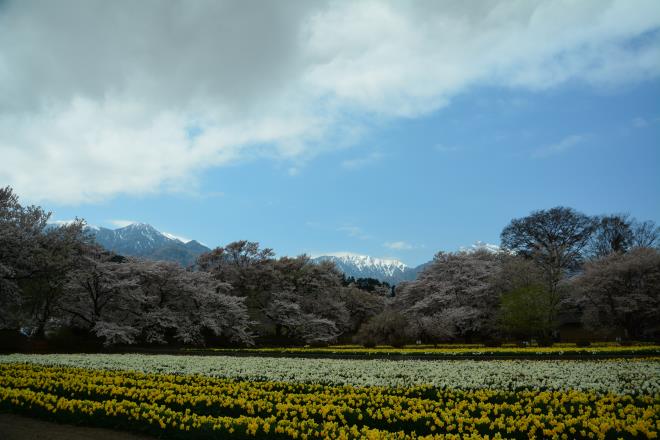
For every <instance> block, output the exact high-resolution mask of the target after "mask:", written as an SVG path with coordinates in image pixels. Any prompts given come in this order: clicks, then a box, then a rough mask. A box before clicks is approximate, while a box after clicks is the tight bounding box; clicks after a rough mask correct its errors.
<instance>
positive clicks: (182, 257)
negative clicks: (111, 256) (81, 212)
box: [87, 223, 210, 266]
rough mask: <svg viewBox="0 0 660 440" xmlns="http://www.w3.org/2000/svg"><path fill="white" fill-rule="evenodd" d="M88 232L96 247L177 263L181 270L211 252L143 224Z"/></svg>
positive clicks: (201, 245) (89, 227)
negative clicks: (96, 244) (200, 256)
mask: <svg viewBox="0 0 660 440" xmlns="http://www.w3.org/2000/svg"><path fill="white" fill-rule="evenodd" d="M87 231H89V233H90V234H92V235H93V236H94V238H95V239H96V242H97V243H98V244H100V245H101V246H103V247H104V248H106V249H108V250H110V251H113V252H116V253H118V254H120V255H127V256H132V257H142V258H147V259H149V260H166V261H176V262H179V263H181V264H182V265H184V266H188V265H190V264H193V263H194V262H195V260H196V259H197V257H198V256H199V255H201V254H203V253H204V252H208V251H209V250H210V249H209V248H207V247H206V246H204V245H203V244H201V243H199V242H198V241H195V240H191V241H187V242H184V241H183V240H181V239H179V238H177V237H175V236H173V235H171V234H166V233H163V232H160V231H158V230H157V229H156V228H154V227H153V226H151V225H148V224H146V223H133V224H130V225H128V226H125V227H123V228H118V229H108V228H103V227H96V226H88V227H87Z"/></svg>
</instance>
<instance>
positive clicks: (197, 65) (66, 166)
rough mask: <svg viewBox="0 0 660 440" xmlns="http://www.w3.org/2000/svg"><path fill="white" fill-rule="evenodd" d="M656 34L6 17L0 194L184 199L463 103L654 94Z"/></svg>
mask: <svg viewBox="0 0 660 440" xmlns="http://www.w3.org/2000/svg"><path fill="white" fill-rule="evenodd" d="M659 28H660V8H659V7H658V4H657V1H656V0H638V1H635V2H634V4H633V5H632V6H631V2H630V1H629V0H609V1H603V0H591V1H589V0H584V1H581V2H572V3H567V2H563V1H547V2H546V1H526V2H509V1H501V2H496V1H492V2H454V3H447V2H379V1H363V2H329V3H325V2H304V1H302V2H298V1H289V2H268V3H265V4H260V6H259V7H258V8H255V7H254V5H253V4H250V3H249V2H247V3H246V2H240V1H236V2H216V1H211V0H208V1H203V0H200V1H196V2H192V3H189V2H169V3H165V4H163V3H162V2H158V1H156V0H145V1H141V2H138V3H136V2H129V1H128V0H125V1H113V2H100V1H98V2H97V1H77V0H66V1H60V2H23V1H11V0H10V1H7V2H3V3H2V4H1V5H0V154H1V156H2V162H1V163H0V181H2V182H5V183H7V184H10V185H12V186H14V187H15V189H16V191H17V192H18V193H19V194H21V196H22V197H25V198H27V199H29V200H54V201H58V202H62V203H72V204H75V203H81V202H89V201H97V200H103V199H106V198H109V197H112V196H115V195H117V194H122V193H123V194H147V193H153V192H158V191H163V190H167V191H190V189H191V188H193V189H194V188H195V185H196V183H197V181H196V176H198V175H200V171H201V170H203V169H206V168H210V167H218V166H223V165H227V164H231V163H236V162H240V161H244V160H251V159H254V158H258V157H266V158H271V159H274V160H277V161H285V162H291V163H292V165H291V166H288V165H287V166H285V167H283V168H282V169H283V170H288V171H289V172H291V173H293V174H295V173H296V172H297V170H298V169H299V168H300V166H303V165H304V163H305V161H306V160H307V159H308V158H310V157H312V156H314V155H317V154H321V153H322V152H324V151H327V150H329V149H334V148H343V147H345V146H347V145H350V144H351V143H352V142H354V141H355V139H356V138H359V136H360V135H361V133H362V132H363V131H364V130H365V127H367V126H368V125H369V124H368V123H366V124H364V123H363V122H361V121H366V122H368V121H369V118H370V117H388V118H391V117H415V116H418V115H422V114H425V113H428V112H430V111H433V110H436V109H438V108H440V107H442V106H445V105H447V104H448V103H449V102H450V100H451V99H452V98H453V97H454V96H456V95H457V94H459V93H461V92H463V91H464V90H466V89H468V88H469V87H472V86H477V85H487V86H503V87H517V88H524V89H531V90H539V89H547V88H550V87H554V86H557V85H560V84H562V83H564V82H566V81H569V80H577V81H582V82H584V83H586V84H588V85H595V86H597V87H616V86H618V85H620V84H625V83H630V82H634V81H639V80H644V79H648V78H656V77H657V76H658V75H659V74H660V32H658V29H659ZM355 116H359V117H355ZM356 160H358V162H353V163H354V164H359V163H360V162H359V158H358V159H356ZM347 166H348V167H349V168H350V167H351V162H350V161H348V163H347Z"/></svg>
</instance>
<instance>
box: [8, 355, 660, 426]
mask: <svg viewBox="0 0 660 440" xmlns="http://www.w3.org/2000/svg"><path fill="white" fill-rule="evenodd" d="M0 407H2V408H5V409H9V410H13V411H18V412H23V413H29V414H33V415H41V416H46V417H49V418H53V419H58V420H62V421H69V422H75V423H86V424H96V425H101V426H104V425H105V426H113V427H116V426H119V427H123V428H125V429H132V430H138V431H143V432H148V433H152V434H156V435H161V436H164V437H170V438H186V439H188V438H214V437H215V436H217V435H218V434H223V435H224V436H229V437H237V438H243V437H251V436H257V437H260V438H263V437H274V438H424V437H425V436H426V437H427V438H466V437H468V438H470V437H472V438H485V437H486V436H488V437H490V438H500V437H501V438H599V439H605V438H609V437H612V438H620V437H622V438H656V437H657V433H658V431H659V430H660V420H659V417H658V415H659V413H660V395H653V396H649V395H642V396H628V395H619V394H601V393H595V392H580V391H575V390H569V391H543V390H519V391H504V390H488V389H482V390H471V391H466V390H453V389H437V388H433V387H429V386H415V387H405V388H403V387H402V388H392V387H354V386H322V385H317V384H295V383H286V382H242V381H235V380H231V379H218V378H212V377H206V376H189V375H166V374H144V373H138V372H128V371H122V372H119V371H104V370H87V369H78V368H70V367H46V366H37V365H31V364H5V365H0Z"/></svg>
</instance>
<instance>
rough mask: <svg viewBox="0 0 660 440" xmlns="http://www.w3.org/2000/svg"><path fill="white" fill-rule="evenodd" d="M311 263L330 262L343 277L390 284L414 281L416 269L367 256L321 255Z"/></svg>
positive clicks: (397, 262) (389, 260) (347, 254)
mask: <svg viewBox="0 0 660 440" xmlns="http://www.w3.org/2000/svg"><path fill="white" fill-rule="evenodd" d="M313 261H316V262H320V261H332V262H333V263H335V265H336V266H337V268H338V269H339V270H341V271H342V272H343V273H344V275H346V276H349V277H355V278H375V279H377V280H380V281H386V282H388V283H390V284H397V283H399V282H401V281H409V280H414V279H415V276H416V275H417V271H416V268H412V267H410V266H407V265H406V264H404V263H402V262H401V261H399V260H394V259H382V258H374V257H370V256H368V255H357V254H351V253H335V254H328V255H321V256H318V257H316V258H314V259H313Z"/></svg>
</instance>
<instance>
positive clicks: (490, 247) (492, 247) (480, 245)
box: [458, 240, 502, 253]
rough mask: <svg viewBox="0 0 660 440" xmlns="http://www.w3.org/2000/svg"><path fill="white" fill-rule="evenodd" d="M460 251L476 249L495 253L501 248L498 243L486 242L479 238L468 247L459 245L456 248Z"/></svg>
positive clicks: (474, 250) (473, 250)
mask: <svg viewBox="0 0 660 440" xmlns="http://www.w3.org/2000/svg"><path fill="white" fill-rule="evenodd" d="M458 250H459V251H460V252H476V251H487V252H493V253H497V252H500V251H501V250H502V248H500V247H499V246H498V245H496V244H492V243H486V242H484V241H481V240H477V241H475V242H474V243H473V244H472V245H470V246H469V247H465V246H461V247H460V248H459V249H458Z"/></svg>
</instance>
